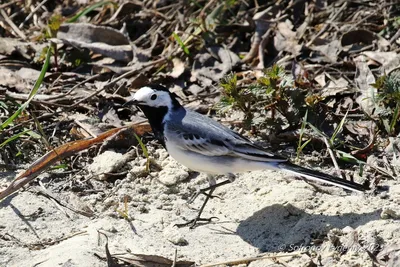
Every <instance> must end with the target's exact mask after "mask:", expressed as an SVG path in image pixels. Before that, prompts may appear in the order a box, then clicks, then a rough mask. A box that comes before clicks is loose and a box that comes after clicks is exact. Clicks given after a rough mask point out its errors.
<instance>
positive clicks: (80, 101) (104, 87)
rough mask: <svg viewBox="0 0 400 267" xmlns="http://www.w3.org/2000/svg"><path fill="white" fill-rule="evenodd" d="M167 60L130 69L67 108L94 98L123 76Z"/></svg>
mask: <svg viewBox="0 0 400 267" xmlns="http://www.w3.org/2000/svg"><path fill="white" fill-rule="evenodd" d="M166 60H167V59H165V58H161V59H158V60H156V61H152V62H149V63H148V64H143V68H142V69H140V70H137V69H133V70H131V71H128V72H126V73H124V74H122V75H121V76H119V77H118V78H116V79H114V80H112V81H110V82H109V83H107V84H106V85H104V86H103V87H101V88H99V89H97V90H96V91H94V92H93V93H92V94H91V95H89V96H87V97H85V98H83V99H81V100H79V101H78V102H76V103H75V104H73V105H72V106H71V107H70V108H69V109H67V111H68V110H71V109H73V108H74V107H76V106H77V105H79V104H80V103H82V102H85V101H86V100H88V99H89V98H92V97H93V96H95V95H97V94H99V93H100V92H102V91H104V90H105V89H107V88H108V87H109V86H111V85H113V84H114V83H116V82H118V81H119V80H122V79H123V78H126V77H129V76H131V75H133V74H135V73H136V72H138V71H142V70H143V69H144V68H148V67H151V66H153V65H156V64H159V63H162V62H165V61H166Z"/></svg>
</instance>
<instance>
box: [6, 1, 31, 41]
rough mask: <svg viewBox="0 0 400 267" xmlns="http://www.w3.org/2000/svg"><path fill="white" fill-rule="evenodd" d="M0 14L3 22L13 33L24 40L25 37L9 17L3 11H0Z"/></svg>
mask: <svg viewBox="0 0 400 267" xmlns="http://www.w3.org/2000/svg"><path fill="white" fill-rule="evenodd" d="M0 14H1V16H2V17H3V18H4V20H5V21H6V22H7V24H8V25H10V27H11V28H12V29H13V31H14V32H15V33H16V34H17V35H18V36H19V37H20V38H21V39H23V40H26V39H27V37H26V35H25V34H24V33H23V32H22V31H21V30H20V29H19V28H18V27H17V25H15V24H14V22H13V21H12V20H11V19H10V17H9V16H8V15H7V13H6V12H5V11H4V9H0Z"/></svg>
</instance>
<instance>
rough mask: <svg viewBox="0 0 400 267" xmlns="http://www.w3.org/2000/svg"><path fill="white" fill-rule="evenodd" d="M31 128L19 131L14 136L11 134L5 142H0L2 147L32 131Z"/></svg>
mask: <svg viewBox="0 0 400 267" xmlns="http://www.w3.org/2000/svg"><path fill="white" fill-rule="evenodd" d="M30 131H31V130H25V131H23V132H20V133H17V134H15V135H13V136H11V137H10V138H8V139H7V140H5V141H4V142H3V143H1V144H0V148H2V147H4V146H5V145H7V144H8V143H10V142H12V141H14V140H16V139H18V138H20V137H21V136H22V135H24V134H26V133H28V132H30Z"/></svg>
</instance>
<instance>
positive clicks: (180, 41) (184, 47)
mask: <svg viewBox="0 0 400 267" xmlns="http://www.w3.org/2000/svg"><path fill="white" fill-rule="evenodd" d="M172 36H173V37H174V39H175V41H176V42H177V43H178V44H179V45H180V46H181V48H182V50H183V52H185V54H186V55H190V52H189V49H188V48H187V46H186V45H185V44H184V43H183V42H182V40H181V38H180V37H179V36H178V34H176V33H175V32H173V33H172Z"/></svg>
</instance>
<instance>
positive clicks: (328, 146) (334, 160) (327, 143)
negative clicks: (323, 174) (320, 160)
mask: <svg viewBox="0 0 400 267" xmlns="http://www.w3.org/2000/svg"><path fill="white" fill-rule="evenodd" d="M324 142H325V145H326V148H327V149H328V152H329V155H330V156H331V159H332V162H333V165H334V166H335V169H336V173H337V174H338V175H339V176H340V177H342V178H343V179H345V180H347V177H346V175H345V174H344V173H342V171H341V170H340V168H339V165H338V163H337V161H336V158H335V155H334V154H333V151H332V148H331V145H330V144H329V142H328V139H327V138H326V137H324Z"/></svg>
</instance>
